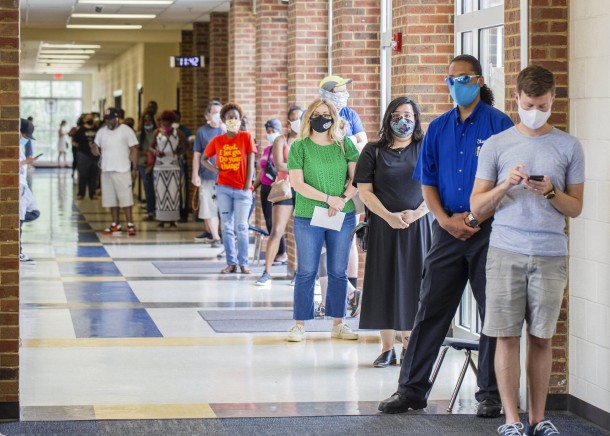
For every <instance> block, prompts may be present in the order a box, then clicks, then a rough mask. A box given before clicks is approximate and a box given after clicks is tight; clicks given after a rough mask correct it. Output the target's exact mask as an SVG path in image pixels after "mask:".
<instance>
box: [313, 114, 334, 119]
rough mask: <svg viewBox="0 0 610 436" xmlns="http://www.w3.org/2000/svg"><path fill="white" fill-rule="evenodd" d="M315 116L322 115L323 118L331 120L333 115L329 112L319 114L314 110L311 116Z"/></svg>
mask: <svg viewBox="0 0 610 436" xmlns="http://www.w3.org/2000/svg"><path fill="white" fill-rule="evenodd" d="M317 117H322V118H324V119H325V120H332V119H333V116H332V115H331V114H319V113H317V112H314V113H313V114H311V118H317Z"/></svg>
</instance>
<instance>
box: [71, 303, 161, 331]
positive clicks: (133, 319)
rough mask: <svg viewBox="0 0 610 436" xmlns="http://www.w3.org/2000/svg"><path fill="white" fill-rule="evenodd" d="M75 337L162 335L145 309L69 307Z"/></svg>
mask: <svg viewBox="0 0 610 436" xmlns="http://www.w3.org/2000/svg"><path fill="white" fill-rule="evenodd" d="M70 315H72V324H73V325H74V331H75V333H76V337H77V338H160V337H163V335H162V334H161V332H160V331H159V329H158V328H157V326H156V325H155V323H154V321H153V320H152V318H151V317H150V315H148V312H146V309H70Z"/></svg>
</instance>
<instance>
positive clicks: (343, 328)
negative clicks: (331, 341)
mask: <svg viewBox="0 0 610 436" xmlns="http://www.w3.org/2000/svg"><path fill="white" fill-rule="evenodd" d="M330 337H331V338H337V339H346V340H348V341H354V340H356V339H358V334H357V333H354V332H353V331H352V329H351V328H349V326H348V325H347V324H343V323H341V324H337V325H336V326H334V327H333V329H332V330H331V331H330Z"/></svg>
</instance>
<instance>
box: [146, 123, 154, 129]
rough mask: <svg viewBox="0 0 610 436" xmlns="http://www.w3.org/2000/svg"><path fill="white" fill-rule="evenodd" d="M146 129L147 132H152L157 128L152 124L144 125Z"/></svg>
mask: <svg viewBox="0 0 610 436" xmlns="http://www.w3.org/2000/svg"><path fill="white" fill-rule="evenodd" d="M144 128H145V129H146V130H152V129H154V128H155V126H153V125H152V124H144Z"/></svg>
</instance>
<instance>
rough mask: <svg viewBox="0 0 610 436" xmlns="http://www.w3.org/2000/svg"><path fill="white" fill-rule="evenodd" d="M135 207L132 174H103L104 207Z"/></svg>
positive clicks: (113, 172)
mask: <svg viewBox="0 0 610 436" xmlns="http://www.w3.org/2000/svg"><path fill="white" fill-rule="evenodd" d="M129 206H133V182H132V180H131V172H130V171H127V172H126V173H119V172H116V171H103V172H102V207H129Z"/></svg>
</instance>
